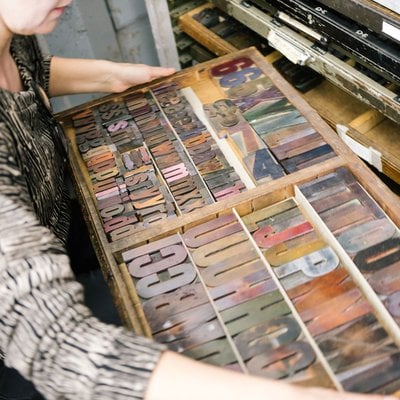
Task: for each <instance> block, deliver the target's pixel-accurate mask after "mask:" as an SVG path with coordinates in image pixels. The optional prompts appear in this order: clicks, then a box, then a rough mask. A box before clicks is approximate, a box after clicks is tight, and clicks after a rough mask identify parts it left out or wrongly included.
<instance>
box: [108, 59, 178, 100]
mask: <svg viewBox="0 0 400 400" xmlns="http://www.w3.org/2000/svg"><path fill="white" fill-rule="evenodd" d="M174 72H175V69H174V68H167V67H152V66H150V65H145V64H129V63H114V68H113V71H112V73H111V75H110V76H109V77H108V79H109V80H110V83H111V87H112V89H113V90H112V91H113V92H116V93H119V92H122V91H124V90H126V89H128V88H130V87H131V86H135V85H139V84H141V83H147V82H150V81H152V80H154V79H157V78H162V77H165V76H168V75H171V74H173V73H174Z"/></svg>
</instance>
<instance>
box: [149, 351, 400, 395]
mask: <svg viewBox="0 0 400 400" xmlns="http://www.w3.org/2000/svg"><path fill="white" fill-rule="evenodd" d="M187 399H190V400H270V399H276V400H322V399H323V400H383V399H384V400H389V399H392V400H394V399H396V397H394V396H393V397H392V396H387V397H383V396H380V395H364V394H355V393H348V392H338V391H335V390H329V389H322V388H304V387H300V386H295V385H291V384H288V383H285V382H282V381H276V380H271V379H265V378H259V377H255V376H251V375H245V374H240V373H238V372H233V371H231V370H228V369H222V368H219V367H214V366H211V365H207V364H204V363H200V362H197V361H194V360H192V359H189V358H187V357H184V356H181V355H179V354H177V353H173V352H170V351H166V352H164V353H163V354H162V356H161V359H160V361H159V363H158V365H157V367H156V369H155V371H154V372H153V374H152V376H151V378H150V382H149V386H148V388H147V391H146V395H145V400H187Z"/></svg>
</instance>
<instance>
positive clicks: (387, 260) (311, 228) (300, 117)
mask: <svg viewBox="0 0 400 400" xmlns="http://www.w3.org/2000/svg"><path fill="white" fill-rule="evenodd" d="M58 119H59V121H60V123H61V124H62V126H63V128H64V130H65V132H66V134H67V137H68V140H69V144H70V153H69V154H70V157H69V159H70V165H71V170H72V174H73V177H74V180H75V185H76V189H77V193H78V196H79V198H80V201H81V204H82V207H83V209H84V211H85V216H86V219H87V222H88V225H89V227H90V231H91V235H92V239H93V243H94V245H95V249H96V252H97V255H98V257H99V260H100V262H101V266H102V269H103V272H104V275H105V277H106V279H107V281H108V283H109V285H110V288H111V291H112V294H113V297H114V300H115V303H116V304H117V306H118V309H119V310H120V313H121V316H122V318H123V320H124V322H125V323H126V325H127V326H128V327H130V328H132V329H134V330H135V331H136V332H137V333H139V334H145V335H149V336H150V335H153V336H154V337H155V338H156V339H157V340H160V341H163V342H165V343H167V344H169V345H170V347H171V348H173V349H174V350H176V351H180V352H183V353H185V354H188V355H189V356H192V357H194V358H197V359H200V360H203V361H206V362H210V363H214V364H217V365H222V366H226V367H228V368H232V369H236V370H240V371H243V372H250V373H254V374H260V375H263V376H269V377H272V378H276V379H288V380H290V381H293V382H296V383H298V384H301V385H315V384H317V385H320V386H325V387H335V388H337V389H338V390H342V389H343V388H344V389H348V390H355V391H361V392H362V391H366V392H382V393H383V392H384V393H392V392H394V391H397V390H398V389H399V386H400V379H399V378H400V376H399V377H397V375H398V373H397V372H396V371H400V369H399V368H398V365H397V359H398V355H399V347H398V346H399V344H400V330H399V325H398V314H397V308H398V306H397V304H398V302H397V303H396V298H397V297H396V296H397V293H398V292H397V286H396V285H397V272H396V270H398V268H397V267H396V265H397V264H398V258H397V259H396V257H397V255H398V253H399V247H400V246H399V243H398V242H399V240H400V239H399V231H398V226H399V223H400V213H399V211H400V207H399V199H398V197H397V196H395V195H394V194H393V193H392V192H391V191H390V190H389V189H388V188H387V187H386V186H385V185H384V184H383V183H382V182H381V181H380V180H379V179H378V178H377V177H376V176H375V174H373V173H372V172H371V171H370V170H369V168H367V167H366V166H365V165H364V163H363V162H362V161H360V159H359V158H358V157H357V156H356V155H355V154H354V153H353V152H352V151H351V150H350V149H349V148H348V147H347V146H346V145H345V144H343V142H342V141H341V140H340V139H339V137H338V135H337V134H336V133H335V132H334V131H333V130H332V129H331V127H330V126H329V125H328V124H327V123H326V122H325V121H324V120H323V119H322V118H321V117H320V116H319V115H318V114H317V112H316V111H315V110H314V109H313V108H311V107H310V106H309V105H308V103H307V102H306V101H305V100H304V98H303V97H302V96H301V95H300V94H299V93H298V92H297V91H296V90H294V89H293V87H292V86H290V85H289V84H288V83H287V82H286V81H285V80H284V79H282V77H281V76H280V75H279V73H277V71H276V70H275V69H274V68H273V67H272V65H271V64H270V63H269V62H268V61H267V60H266V59H265V57H264V56H262V55H261V54H260V53H259V52H258V51H256V50H255V49H254V48H250V49H246V50H242V51H238V52H234V53H229V54H227V55H225V56H222V57H220V58H217V59H213V60H211V61H209V62H206V63H202V64H198V65H196V66H194V67H191V68H188V69H186V70H183V71H181V72H178V73H176V74H175V75H174V76H172V77H168V78H165V79H162V80H160V81H157V82H153V83H151V84H149V85H143V86H140V87H135V88H132V89H130V90H128V91H126V92H124V93H122V94H117V95H110V96H106V97H104V98H102V99H99V100H96V101H93V102H90V103H87V104H84V105H82V106H80V107H77V108H74V109H72V110H69V111H66V112H64V113H62V114H59V115H58ZM389 269H390V274H388V275H385V273H384V271H389ZM396 307H397V308H396ZM372 332H376V335H375V334H373V333H372ZM337 338H345V346H343V342H341V340H338V339H337ZM360 346H361V347H362V349H364V348H369V349H371V352H368V353H369V354H371V356H368V357H363V359H362V360H361V359H360V358H359V357H358V356H359V354H361V353H362V349H360ZM378 364H379V366H380V367H379V371H380V373H379V374H376V368H375V367H376V365H378ZM361 367H362V368H361ZM371 373H373V374H374V379H371Z"/></svg>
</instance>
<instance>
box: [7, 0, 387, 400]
mask: <svg viewBox="0 0 400 400" xmlns="http://www.w3.org/2000/svg"><path fill="white" fill-rule="evenodd" d="M70 2H71V0H12V1H10V0H0V66H1V68H0V87H1V98H0V298H1V308H0V353H1V358H3V360H4V364H5V365H6V366H7V367H10V368H13V369H15V370H17V371H19V373H20V374H21V375H22V376H24V377H25V378H26V379H27V380H28V381H31V382H33V384H34V385H35V387H36V388H37V390H38V391H39V392H40V393H41V395H38V394H36V395H35V396H36V397H35V396H32V395H30V394H27V395H24V394H22V395H19V397H18V398H20V399H22V398H24V399H28V398H41V397H40V396H43V397H44V398H47V399H82V400H85V399H113V400H119V399H146V400H169V399H173V400H180V399H185V400H186V399H188V398H190V399H191V400H197V399H209V400H211V399H219V400H224V399H229V400H236V399H240V400H243V399H255V400H257V399H265V398H269V397H271V396H273V397H277V398H279V399H280V400H286V399H287V400H289V399H295V398H296V400H307V399H309V400H312V399H316V398H318V397H322V396H324V399H325V400H336V399H341V400H362V399H364V398H365V397H367V395H360V394H351V393H342V392H336V391H333V390H325V389H318V388H311V389H304V388H299V387H295V386H292V385H290V384H286V383H282V382H276V381H272V380H268V379H263V378H257V377H252V376H248V375H245V374H238V373H236V372H233V371H228V370H224V369H222V368H218V367H213V366H210V365H206V364H202V363H199V362H196V361H194V360H191V359H189V358H186V357H184V356H182V355H179V354H177V353H173V352H171V351H169V350H168V349H166V348H165V347H164V346H163V345H161V344H158V343H156V342H155V341H153V340H151V339H149V338H144V337H140V336H137V335H135V334H134V333H133V332H131V331H129V330H127V329H125V328H124V327H121V326H115V325H108V324H105V323H103V322H101V321H99V320H98V319H96V318H95V317H94V316H93V315H92V314H91V312H90V311H89V309H88V308H87V307H86V306H84V304H83V301H82V300H83V296H82V287H81V285H80V284H79V283H77V282H76V280H75V279H74V275H73V273H72V270H71V267H70V262H69V258H68V255H67V253H66V250H65V241H66V237H67V231H68V225H69V222H68V211H69V210H68V201H67V194H66V189H65V185H64V183H65V176H66V168H65V154H64V152H63V146H62V143H61V139H60V137H59V131H58V130H57V129H56V124H55V120H54V117H53V115H52V114H51V111H50V110H49V109H48V108H47V107H46V101H45V95H44V93H47V94H48V95H49V96H59V95H64V94H73V93H84V92H86V93H87V92H105V93H108V92H121V91H123V90H125V89H127V88H128V87H130V86H132V85H135V84H139V83H144V82H148V81H151V80H152V79H154V78H158V77H163V76H166V75H169V74H172V73H173V72H174V70H173V69H170V68H163V67H151V66H147V65H135V64H129V63H115V62H111V61H105V60H78V59H65V58H60V57H55V56H54V57H44V56H42V55H41V53H40V50H39V48H38V45H37V43H36V40H35V36H34V35H35V34H45V33H48V32H50V31H52V30H53V29H54V28H55V26H56V25H57V21H58V20H59V17H60V16H61V15H62V14H63V12H64V11H65V8H66V7H67V6H68V5H69V4H70ZM38 396H39V397H38ZM368 396H369V398H370V399H373V400H378V399H381V396H378V395H368ZM0 398H3V399H5V398H7V397H6V395H5V394H4V393H1V394H0ZM13 398H14V399H15V398H17V397H15V396H14V397H13Z"/></svg>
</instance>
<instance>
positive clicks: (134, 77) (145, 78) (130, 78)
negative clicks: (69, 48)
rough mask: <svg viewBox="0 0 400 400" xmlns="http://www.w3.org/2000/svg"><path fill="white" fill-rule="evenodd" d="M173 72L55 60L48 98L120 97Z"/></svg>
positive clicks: (91, 62) (141, 65)
mask: <svg viewBox="0 0 400 400" xmlns="http://www.w3.org/2000/svg"><path fill="white" fill-rule="evenodd" d="M174 72H175V70H174V69H173V68H166V67H152V66H149V65H145V64H130V63H118V62H113V61H107V60H92V59H77V58H62V57H55V56H54V57H52V59H51V64H50V82H49V95H50V96H51V97H54V96H62V95H66V94H76V93H118V92H122V91H124V90H126V89H128V88H129V87H131V86H134V85H138V84H141V83H146V82H149V81H151V80H153V79H156V78H160V77H164V76H168V75H171V74H172V73H174Z"/></svg>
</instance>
